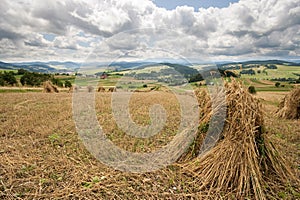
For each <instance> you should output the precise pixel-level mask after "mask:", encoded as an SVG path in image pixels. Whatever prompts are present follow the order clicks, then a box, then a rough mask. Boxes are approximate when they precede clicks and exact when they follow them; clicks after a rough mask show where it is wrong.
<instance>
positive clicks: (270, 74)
mask: <svg viewBox="0 0 300 200" xmlns="http://www.w3.org/2000/svg"><path fill="white" fill-rule="evenodd" d="M277 68H278V69H266V68H265V67H263V66H261V67H259V68H252V69H253V70H254V71H255V72H256V74H255V75H248V74H242V75H241V77H242V78H256V79H265V80H270V79H275V78H295V79H297V78H299V76H297V75H295V74H293V73H297V74H300V66H285V65H277ZM258 70H260V71H261V73H258ZM263 70H266V72H267V73H263ZM234 71H235V72H236V73H238V74H239V73H240V72H241V70H234Z"/></svg>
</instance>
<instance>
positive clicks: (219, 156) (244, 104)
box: [184, 79, 292, 199]
mask: <svg viewBox="0 0 300 200" xmlns="http://www.w3.org/2000/svg"><path fill="white" fill-rule="evenodd" d="M225 88H226V103H227V118H226V122H225V125H224V129H223V132H222V136H221V137H220V139H219V141H218V143H217V145H216V146H215V147H213V148H212V149H211V150H210V151H208V152H205V153H204V154H201V155H199V156H198V157H196V158H194V159H193V160H192V161H190V162H188V163H187V164H185V165H184V169H186V170H187V172H188V173H191V174H192V175H193V176H194V177H195V181H196V182H197V184H200V188H202V189H203V190H206V191H209V193H215V194H220V193H221V194H224V196H226V195H230V196H227V197H228V198H232V195H233V197H234V198H237V199H242V198H255V199H265V198H266V195H265V191H266V188H265V187H264V186H265V185H266V184H267V181H265V176H266V175H267V174H272V175H274V174H275V175H276V177H277V181H278V180H279V181H283V182H284V181H286V179H287V180H289V178H290V177H291V176H292V175H291V174H292V173H291V172H290V170H289V169H288V167H286V165H285V164H284V163H285V162H284V161H283V159H282V158H281V157H278V156H277V155H278V152H277V151H276V150H275V148H274V147H273V145H272V144H271V143H270V142H269V141H268V139H267V137H265V135H264V134H263V123H264V120H263V115H262V110H261V105H260V104H259V102H258V101H257V100H256V99H254V97H253V96H252V95H250V94H249V93H248V91H247V89H244V88H243V87H242V86H241V85H240V84H239V83H238V82H236V81H235V80H234V79H233V80H232V81H231V83H226V84H225ZM196 94H197V96H198V97H199V101H200V102H201V101H202V105H201V106H202V111H206V112H207V113H205V115H204V116H202V120H204V121H207V118H209V117H210V116H211V115H212V113H213V112H217V111H216V110H212V109H211V108H210V109H209V107H210V106H211V103H210V102H208V101H207V100H208V94H207V93H206V94H205V92H198V93H196ZM214 98H217V97H214ZM201 123H203V122H201ZM225 194H226V195H225Z"/></svg>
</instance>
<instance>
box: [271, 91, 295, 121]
mask: <svg viewBox="0 0 300 200" xmlns="http://www.w3.org/2000/svg"><path fill="white" fill-rule="evenodd" d="M276 115H277V116H278V117H281V118H285V119H300V88H295V89H294V90H292V91H291V92H290V93H289V94H287V95H286V96H285V97H284V99H283V100H282V101H281V102H280V104H279V109H278V110H277V112H276Z"/></svg>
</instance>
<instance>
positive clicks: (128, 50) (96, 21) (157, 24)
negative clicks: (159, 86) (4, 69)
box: [0, 0, 300, 62]
mask: <svg viewBox="0 0 300 200" xmlns="http://www.w3.org/2000/svg"><path fill="white" fill-rule="evenodd" d="M299 45H300V0H251V1H249V0H239V1H237V0H232V1H230V0H198V1H196V0H172V1H171V0H168V1H167V0H152V1H151V0H51V1H39V0H18V1H10V0H1V6H0V60H1V61H5V62H21V61H53V60H56V61H75V62H85V61H87V60H89V61H99V62H100V61H105V62H111V61H113V60H116V59H118V60H128V61H130V60H147V59H150V60H151V59H178V58H184V59H187V60H193V61H194V60H213V61H225V60H226V61H237V60H251V59H285V60H293V59H296V60H300V50H299Z"/></svg>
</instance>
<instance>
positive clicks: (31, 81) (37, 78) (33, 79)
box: [0, 69, 72, 87]
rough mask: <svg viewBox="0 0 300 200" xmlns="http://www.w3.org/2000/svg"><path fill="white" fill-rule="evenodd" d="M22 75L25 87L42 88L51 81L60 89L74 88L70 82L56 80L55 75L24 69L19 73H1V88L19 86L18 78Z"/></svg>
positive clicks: (21, 79) (21, 81)
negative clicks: (44, 83) (43, 84)
mask: <svg viewBox="0 0 300 200" xmlns="http://www.w3.org/2000/svg"><path fill="white" fill-rule="evenodd" d="M17 75H20V76H21V78H20V83H21V84H22V85H23V86H25V85H27V86H37V87H38V86H41V85H42V83H43V82H45V81H49V80H50V81H51V82H52V83H53V84H54V85H57V86H59V87H72V83H71V82H70V81H69V80H66V81H64V82H63V81H62V80H60V79H58V78H55V77H54V75H53V74H45V73H38V72H29V71H27V70H24V69H18V71H17V72H14V71H9V72H8V71H4V72H0V86H6V85H11V86H14V85H17V84H18V81H17V79H16V76H17Z"/></svg>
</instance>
